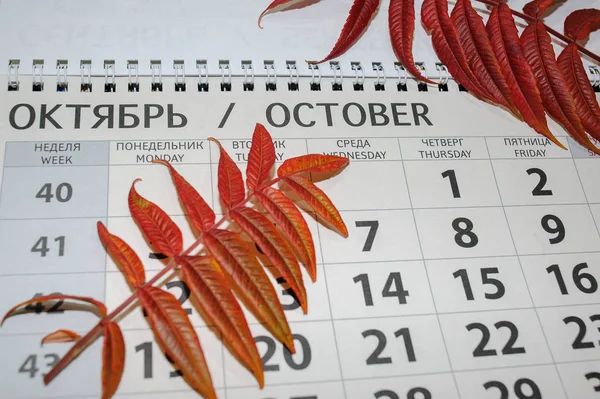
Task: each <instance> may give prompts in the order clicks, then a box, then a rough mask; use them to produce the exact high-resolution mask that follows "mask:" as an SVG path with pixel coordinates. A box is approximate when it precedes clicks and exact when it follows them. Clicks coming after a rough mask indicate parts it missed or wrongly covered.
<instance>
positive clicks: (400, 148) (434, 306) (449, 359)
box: [332, 139, 462, 399]
mask: <svg viewBox="0 0 600 399" xmlns="http://www.w3.org/2000/svg"><path fill="white" fill-rule="evenodd" d="M396 142H397V143H398V150H399V151H400V158H403V157H402V146H401V145H400V139H398V140H397V141H396ZM402 172H403V176H404V182H405V184H406V191H407V195H408V201H409V203H410V206H411V214H412V220H413V223H414V225H415V233H416V235H417V242H418V244H419V251H420V254H421V258H423V257H424V256H425V253H424V252H423V246H422V245H421V237H420V235H419V229H418V227H417V218H416V216H415V211H414V209H413V207H412V197H411V195H410V188H409V187H408V178H407V176H406V168H405V167H404V162H403V163H402ZM423 268H424V269H425V276H426V277H427V286H428V287H429V294H430V295H431V298H432V303H433V310H434V312H435V317H436V320H437V325H438V328H439V329H440V335H441V337H442V341H443V344H444V351H445V352H446V359H447V360H448V366H449V367H450V372H451V373H452V380H453V381H454V389H455V390H456V394H457V395H458V398H459V399H460V398H462V395H461V392H460V389H458V381H457V380H456V374H455V372H454V367H453V365H452V360H451V358H450V352H449V350H448V344H447V341H446V337H445V334H444V330H443V329H442V322H441V321H440V316H439V314H438V311H437V305H436V303H435V299H434V297H433V288H432V287H431V281H430V279H429V271H428V270H427V267H426V266H425V262H423ZM332 317H333V315H332Z"/></svg>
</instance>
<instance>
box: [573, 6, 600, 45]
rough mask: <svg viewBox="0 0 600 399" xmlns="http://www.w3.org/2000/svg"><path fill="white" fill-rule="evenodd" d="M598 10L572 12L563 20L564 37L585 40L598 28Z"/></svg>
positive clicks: (599, 23)
mask: <svg viewBox="0 0 600 399" xmlns="http://www.w3.org/2000/svg"><path fill="white" fill-rule="evenodd" d="M599 25H600V10H597V9H595V8H587V9H583V10H577V11H573V12H572V13H571V14H569V16H568V17H567V19H565V35H566V36H568V37H570V38H571V39H573V40H585V39H587V38H588V37H589V36H590V33H592V32H594V31H595V30H597V29H598V28H599V27H600V26H599Z"/></svg>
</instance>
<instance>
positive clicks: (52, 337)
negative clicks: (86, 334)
mask: <svg viewBox="0 0 600 399" xmlns="http://www.w3.org/2000/svg"><path fill="white" fill-rule="evenodd" d="M79 338H81V336H80V335H79V334H77V333H76V332H74V331H71V330H56V331H54V332H51V333H50V334H48V335H46V336H45V337H44V338H42V345H44V344H57V343H65V342H77V341H79Z"/></svg>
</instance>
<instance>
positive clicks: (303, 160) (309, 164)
mask: <svg viewBox="0 0 600 399" xmlns="http://www.w3.org/2000/svg"><path fill="white" fill-rule="evenodd" d="M348 163H350V160H349V159H348V158H346V157H338V156H336V155H319V154H309V155H301V156H299V157H294V158H289V159H287V160H285V161H284V162H283V164H281V166H280V167H279V168H278V169H277V176H280V177H282V176H290V175H295V174H298V173H310V172H333V171H336V170H338V169H341V168H343V167H345V166H346V165H348Z"/></svg>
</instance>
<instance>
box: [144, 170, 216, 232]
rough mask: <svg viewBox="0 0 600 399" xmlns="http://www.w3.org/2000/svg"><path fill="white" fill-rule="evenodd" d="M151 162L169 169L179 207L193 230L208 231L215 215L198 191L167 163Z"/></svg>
mask: <svg viewBox="0 0 600 399" xmlns="http://www.w3.org/2000/svg"><path fill="white" fill-rule="evenodd" d="M152 162H153V163H158V164H161V165H164V166H166V167H167V168H169V172H170V173H171V178H172V179H173V184H174V185H175V189H176V190H177V195H178V197H179V201H180V202H181V206H182V207H183V210H184V211H185V213H186V215H187V217H188V220H189V221H190V223H191V224H192V225H193V226H194V228H195V229H196V230H198V231H206V230H208V229H210V228H211V227H212V226H213V225H214V224H215V213H214V212H213V210H212V209H211V208H210V206H208V204H207V203H206V201H204V198H202V196H201V195H200V194H199V193H198V191H196V189H195V188H194V187H193V186H192V185H191V184H190V183H188V182H187V180H185V178H184V177H183V176H181V175H180V174H179V173H178V172H177V171H176V170H175V168H174V167H173V166H172V165H171V164H170V163H169V162H167V161H163V160H162V159H155V160H153V161H152Z"/></svg>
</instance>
